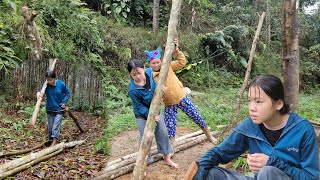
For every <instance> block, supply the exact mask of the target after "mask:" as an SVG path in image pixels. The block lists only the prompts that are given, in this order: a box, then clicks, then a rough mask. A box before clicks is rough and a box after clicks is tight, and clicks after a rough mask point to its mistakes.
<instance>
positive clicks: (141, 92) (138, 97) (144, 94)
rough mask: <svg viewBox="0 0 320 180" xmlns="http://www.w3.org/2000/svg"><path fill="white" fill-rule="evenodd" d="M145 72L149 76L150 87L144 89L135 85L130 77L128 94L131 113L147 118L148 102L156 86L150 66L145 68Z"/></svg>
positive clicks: (149, 102)
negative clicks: (131, 108) (130, 102)
mask: <svg viewBox="0 0 320 180" xmlns="http://www.w3.org/2000/svg"><path fill="white" fill-rule="evenodd" d="M145 72H146V74H147V75H148V76H149V81H150V89H145V88H143V87H141V86H139V85H137V84H136V83H134V81H133V80H132V79H131V80H130V83H129V87H128V94H129V96H130V98H131V100H132V106H133V113H134V114H135V115H139V116H144V117H146V118H148V114H149V108H150V104H151V101H152V97H153V93H154V90H155V88H156V82H155V81H154V79H153V75H152V69H151V68H146V71H145Z"/></svg>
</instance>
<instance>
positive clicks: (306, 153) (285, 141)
mask: <svg viewBox="0 0 320 180" xmlns="http://www.w3.org/2000/svg"><path fill="white" fill-rule="evenodd" d="M247 150H249V153H250V154H253V153H264V154H266V155H268V156H270V158H269V160H268V162H267V164H266V165H269V166H274V167H277V168H279V169H280V170H282V171H283V172H285V173H286V174H287V175H288V176H290V177H291V178H292V179H293V180H301V179H303V180H307V179H308V180H309V179H310V180H311V179H313V180H314V179H317V178H318V176H319V152H318V141H317V137H316V134H315V131H314V128H313V126H312V125H311V123H310V122H309V121H307V120H305V119H303V118H302V117H300V116H298V115H297V114H295V113H290V116H289V119H288V122H287V124H286V126H285V128H284V130H283V132H282V134H281V136H280V138H279V139H278V141H277V142H276V144H275V146H274V147H272V146H271V144H270V143H269V142H268V140H267V139H266V138H265V136H264V135H263V134H262V132H261V130H260V128H259V125H257V124H254V123H253V122H252V119H251V118H250V117H248V118H246V119H245V120H244V121H243V122H242V123H240V124H239V125H238V126H237V127H236V128H235V129H234V131H233V132H232V133H231V134H230V135H229V136H228V137H227V138H226V139H225V140H224V141H223V142H222V143H221V144H220V145H219V146H217V147H215V148H213V149H210V150H209V151H207V152H206V153H205V154H204V155H203V156H202V157H201V158H200V159H199V160H198V162H197V163H198V166H199V170H198V172H197V174H196V176H195V177H194V179H196V180H201V179H204V178H205V177H206V175H207V174H208V171H209V170H210V169H211V168H213V167H214V166H218V165H219V163H221V164H225V163H228V162H230V161H231V160H233V159H235V158H237V157H239V156H240V155H241V154H242V153H244V152H246V151H247Z"/></svg>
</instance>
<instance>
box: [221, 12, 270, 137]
mask: <svg viewBox="0 0 320 180" xmlns="http://www.w3.org/2000/svg"><path fill="white" fill-rule="evenodd" d="M265 14H266V13H265V12H263V13H262V14H261V15H259V23H258V26H257V30H256V33H255V35H254V38H253V42H252V46H251V51H250V56H249V61H248V65H247V71H246V75H245V77H244V80H243V83H242V86H241V89H240V91H239V94H238V95H237V99H236V104H235V112H234V115H233V123H231V126H228V127H227V128H226V129H225V130H223V131H222V133H221V134H225V133H226V132H229V131H230V130H231V129H232V128H234V127H235V125H236V124H237V123H238V121H239V114H240V104H241V98H242V96H243V93H244V91H245V89H246V87H247V86H248V80H249V77H250V73H251V66H252V63H253V57H254V53H255V51H256V46H257V43H258V40H259V34H260V31H261V28H262V24H263V19H264V16H265Z"/></svg>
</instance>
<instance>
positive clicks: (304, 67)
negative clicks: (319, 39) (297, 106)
mask: <svg viewBox="0 0 320 180" xmlns="http://www.w3.org/2000/svg"><path fill="white" fill-rule="evenodd" d="M300 73H301V80H302V88H303V89H304V90H306V89H310V88H314V87H317V86H318V88H319V84H320V44H317V45H315V46H311V47H310V48H309V49H303V48H302V51H301V71H300Z"/></svg>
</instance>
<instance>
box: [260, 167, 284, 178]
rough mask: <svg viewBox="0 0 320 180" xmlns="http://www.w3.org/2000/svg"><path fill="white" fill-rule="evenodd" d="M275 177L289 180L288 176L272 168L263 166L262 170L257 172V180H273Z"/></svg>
mask: <svg viewBox="0 0 320 180" xmlns="http://www.w3.org/2000/svg"><path fill="white" fill-rule="evenodd" d="M275 177H277V178H278V177H281V179H290V177H289V176H288V175H286V174H285V173H284V172H283V171H281V170H280V169H278V168H276V167H274V166H264V167H263V168H261V169H260V170H259V173H258V177H257V179H261V180H262V179H263V180H265V179H266V180H267V179H274V178H275Z"/></svg>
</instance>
